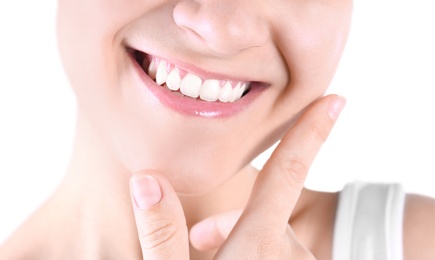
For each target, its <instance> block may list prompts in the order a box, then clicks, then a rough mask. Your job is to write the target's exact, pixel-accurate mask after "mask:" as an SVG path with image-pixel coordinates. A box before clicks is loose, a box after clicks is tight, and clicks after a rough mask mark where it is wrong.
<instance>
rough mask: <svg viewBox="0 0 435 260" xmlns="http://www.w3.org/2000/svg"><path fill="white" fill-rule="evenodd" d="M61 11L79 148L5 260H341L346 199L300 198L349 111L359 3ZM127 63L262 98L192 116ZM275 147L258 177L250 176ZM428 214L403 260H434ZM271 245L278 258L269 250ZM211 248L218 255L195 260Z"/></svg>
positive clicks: (433, 213)
mask: <svg viewBox="0 0 435 260" xmlns="http://www.w3.org/2000/svg"><path fill="white" fill-rule="evenodd" d="M58 6H59V12H58V13H59V16H58V35H59V45H60V53H61V57H62V61H63V64H64V67H65V70H66V73H67V75H68V77H69V79H70V82H71V85H72V88H73V90H74V92H75V94H76V97H77V104H78V119H77V129H76V140H75V147H74V151H73V155H72V159H71V163H70V167H69V170H68V172H67V174H66V176H65V178H64V180H63V182H62V184H61V185H60V186H59V188H58V189H57V191H56V192H55V193H54V194H53V196H51V197H50V198H49V199H48V201H47V202H46V203H45V204H44V205H43V206H42V207H41V208H40V209H39V210H38V211H37V212H35V214H33V215H32V216H31V217H30V218H29V219H28V221H27V222H26V223H24V224H23V225H22V227H20V228H19V230H17V232H16V233H15V234H13V235H12V236H11V238H10V239H9V240H8V241H7V242H6V243H5V244H4V245H2V248H1V250H0V258H5V259H28V258H34V259H141V258H145V259H147V258H148V259H149V258H158V259H159V258H163V259H168V258H169V259H170V258H171V257H172V258H174V259H180V258H181V259H188V258H192V259H208V258H212V257H216V258H217V259H222V258H223V259H225V258H227V259H228V258H231V257H236V258H237V256H244V257H245V256H253V258H261V256H264V255H267V256H273V257H276V258H278V259H283V258H287V256H290V255H291V256H292V257H293V258H296V259H313V258H314V257H315V258H317V259H331V249H332V231H333V224H334V217H335V210H336V207H337V197H338V195H337V194H335V193H332V194H327V193H320V192H315V191H309V190H304V189H303V181H304V179H305V176H306V174H307V172H308V169H309V165H310V164H311V161H312V160H313V159H314V157H315V154H316V153H317V151H318V149H319V148H320V146H321V144H322V143H323V142H324V141H325V140H326V137H327V135H328V134H329V132H330V131H331V129H332V126H333V124H334V122H335V120H336V117H337V116H338V114H337V113H338V111H335V112H334V109H332V110H331V106H332V107H334V106H335V105H332V104H338V103H335V102H339V100H340V99H339V98H338V97H336V96H327V97H323V95H324V93H325V91H326V89H327V87H328V85H329V83H330V82H331V79H332V77H333V75H334V72H335V69H336V67H337V65H338V62H339V59H340V56H341V53H342V51H343V48H344V45H345V42H346V38H347V34H348V31H349V27H350V18H351V9H352V3H351V1H349V0H319V1H299V0H289V1H278V0H263V1H246V0H231V1H229V0H219V1H212V0H210V1H185V0H173V1H166V0H156V1H142V0H129V1H127V2H126V1H125V0H109V1H108V0H59V1H58ZM216 10H219V12H217V11H216ZM240 14H243V15H240ZM133 50H134V51H133ZM133 52H141V53H143V55H144V56H146V57H150V58H155V57H158V58H162V59H166V60H168V61H170V62H172V63H174V64H175V65H174V66H180V67H183V68H186V71H187V70H192V71H191V72H192V73H197V74H200V75H201V76H202V77H203V78H207V77H209V78H213V77H216V78H219V79H223V80H226V81H246V82H250V83H256V82H257V83H258V82H260V83H262V84H263V85H262V86H267V87H266V88H264V90H263V92H261V95H259V96H258V97H256V98H255V99H253V100H254V101H252V103H250V104H249V105H248V106H246V107H243V108H242V110H241V112H239V113H237V114H234V115H232V116H229V117H227V118H223V119H222V118H205V117H200V116H186V115H182V114H180V113H179V111H176V109H172V108H169V107H167V106H166V105H164V104H163V102H160V101H157V102H156V97H155V96H153V95H152V94H150V92H147V91H148V89H152V88H157V87H160V86H157V83H154V82H153V81H152V78H151V77H152V76H151V75H148V74H150V73H148V74H147V75H145V74H146V73H147V71H148V70H147V69H146V68H143V67H142V69H139V70H138V71H139V72H137V70H135V69H133V67H134V64H135V63H134V62H139V61H138V60H137V59H136V61H133V60H132V59H131V53H133ZM142 62H143V60H141V63H142ZM139 67H140V66H139ZM142 70H143V71H142ZM137 75H142V76H143V77H145V78H147V77H148V78H149V81H148V82H149V83H146V84H145V83H143V82H139V83H138V82H137V81H136V80H135V79H137ZM210 75H211V76H210ZM250 93H251V94H252V92H248V93H247V94H246V96H245V97H249V95H250ZM167 94H168V93H167ZM168 96H169V95H168ZM171 97H172V96H171ZM241 100H242V101H241V102H243V100H244V99H243V98H242V99H241ZM245 100H246V98H245ZM198 102H199V101H198ZM204 102H205V101H204ZM339 103H340V102H339ZM341 105H342V104H341ZM341 105H340V106H341ZM341 108H342V107H341ZM331 111H333V113H332V115H333V116H331ZM199 114H201V113H199ZM284 136H285V137H284ZM281 138H283V140H285V141H284V142H282V143H281V145H280V148H278V149H277V152H276V153H274V156H273V157H272V158H271V160H270V161H269V162H268V164H267V165H266V166H265V168H264V169H263V170H262V171H261V172H260V173H257V172H255V171H253V170H252V169H251V168H249V167H248V166H247V165H248V163H249V162H250V161H251V160H252V159H253V158H254V157H255V156H256V155H258V154H259V153H260V152H262V151H263V150H264V149H266V148H267V147H269V146H270V145H272V144H273V143H274V142H275V141H277V140H279V139H281ZM187 148H188V149H187ZM325 174H327V173H325ZM141 178H142V179H141ZM140 180H142V181H144V180H148V181H150V183H151V180H154V181H156V182H157V183H158V185H157V186H158V188H155V187H154V188H153V189H150V190H152V191H153V192H154V193H152V194H148V195H146V192H145V193H144V194H145V195H146V196H145V197H144V198H142V199H144V200H145V201H147V200H148V202H147V203H145V204H144V205H146V206H145V207H139V204H137V201H140V200H137V198H136V196H135V197H134V198H132V197H131V195H133V194H135V192H134V191H135V190H136V191H137V189H138V190H139V191H143V190H141V189H142V188H141V187H142V186H140V185H139V184H137V183H139V182H140ZM150 183H148V184H150ZM154 183H155V182H154ZM136 184H137V185H136ZM145 184H146V183H145ZM148 184H147V185H148ZM135 185H136V186H135ZM252 190H253V191H254V192H251V191H252ZM147 196H148V197H147ZM150 198H151V199H150ZM156 198H157V200H156ZM153 199H154V201H153ZM150 201H153V203H150ZM235 209H242V210H244V211H243V213H242V215H241V217H240V219H238V218H235V219H234V218H227V217H223V218H220V221H222V222H224V223H226V224H225V225H226V226H230V227H233V225H235V226H234V229H231V228H227V229H226V231H227V232H226V233H221V234H218V230H215V229H211V230H209V231H208V232H206V234H205V236H204V240H209V242H207V243H205V244H206V245H205V244H204V241H202V242H201V241H198V239H197V238H195V236H194V235H192V237H190V238H189V236H188V232H187V231H188V230H192V229H193V230H195V227H198V226H195V225H196V223H198V221H201V220H203V219H204V218H207V217H210V216H212V215H214V214H225V213H226V212H228V211H231V210H235ZM277 209H279V210H277ZM434 209H435V206H434V202H433V200H432V199H428V198H421V197H414V196H412V197H409V199H408V200H407V206H406V213H405V231H404V235H405V256H406V257H407V259H427V257H428V258H429V259H430V258H433V257H432V256H433V255H434V252H433V249H432V248H431V247H430V244H431V241H433V234H435V232H433V230H434V229H435V224H434V223H433V219H434V218H435V210H434ZM225 216H226V215H225ZM151 220H158V221H157V222H152V221H151ZM162 221H163V222H162ZM164 221H167V222H164ZM236 222H237V224H235V223H236ZM156 223H157V224H159V223H160V224H162V223H163V224H165V225H163V226H159V225H157V224H156ZM174 227H175V229H174ZM156 230H157V231H158V232H157V233H156V232H153V231H156ZM230 231H231V234H228V233H229V232H230ZM193 233H194V232H193ZM156 234H157V236H156ZM191 234H192V233H191ZM219 236H220V237H219ZM227 236H228V237H227ZM150 237H152V238H154V239H149V238H150ZM276 238H279V239H278V240H276ZM189 239H190V242H191V244H192V245H195V246H196V247H195V248H194V247H192V246H190V247H189V244H188V243H189ZM212 240H213V241H212ZM210 241H211V242H210ZM268 241H275V242H276V243H266V244H265V243H261V242H268ZM212 242H213V243H212ZM201 243H202V244H201ZM210 245H213V246H210ZM266 245H267V246H266ZM206 246H207V247H209V248H207V249H209V250H211V251H207V250H206V251H205V252H203V251H201V250H199V249H204V247H206ZM253 254H254V255H253ZM425 257H426V258H425Z"/></svg>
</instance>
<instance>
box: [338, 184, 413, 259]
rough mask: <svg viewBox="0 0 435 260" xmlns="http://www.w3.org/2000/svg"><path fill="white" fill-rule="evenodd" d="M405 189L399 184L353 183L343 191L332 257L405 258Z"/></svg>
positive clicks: (340, 197)
mask: <svg viewBox="0 0 435 260" xmlns="http://www.w3.org/2000/svg"><path fill="white" fill-rule="evenodd" d="M404 204H405V193H404V191H403V188H402V186H401V185H399V184H368V183H360V182H356V183H351V184H348V185H346V187H345V188H344V189H343V190H342V191H341V192H340V196H339V201H338V208H337V215H336V218H335V227H334V242H333V258H332V259H333V260H372V259H373V260H378V259H379V260H402V259H403V245H402V234H403V210H404Z"/></svg>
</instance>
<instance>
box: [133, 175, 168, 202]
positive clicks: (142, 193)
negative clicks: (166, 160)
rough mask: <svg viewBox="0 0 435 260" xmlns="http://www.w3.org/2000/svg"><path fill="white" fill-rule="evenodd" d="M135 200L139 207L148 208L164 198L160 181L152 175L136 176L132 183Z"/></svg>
mask: <svg viewBox="0 0 435 260" xmlns="http://www.w3.org/2000/svg"><path fill="white" fill-rule="evenodd" d="M130 187H131V192H132V194H133V198H134V202H135V203H136V206H137V207H138V208H139V209H147V208H149V207H151V206H154V205H156V204H157V203H159V202H160V200H161V199H162V190H161V189H160V185H159V182H158V181H157V179H156V178H154V177H152V176H148V175H147V176H140V177H135V178H133V180H132V181H131V184H130Z"/></svg>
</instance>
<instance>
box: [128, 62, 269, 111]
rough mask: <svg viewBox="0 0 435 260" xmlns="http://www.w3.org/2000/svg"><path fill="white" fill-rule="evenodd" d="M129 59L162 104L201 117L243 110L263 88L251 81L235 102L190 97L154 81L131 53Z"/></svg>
mask: <svg viewBox="0 0 435 260" xmlns="http://www.w3.org/2000/svg"><path fill="white" fill-rule="evenodd" d="M130 60H131V62H132V63H133V67H134V70H135V71H136V73H137V75H139V77H140V80H141V81H142V83H143V85H145V87H146V89H148V90H149V91H150V93H151V94H152V95H153V96H154V97H155V98H156V99H157V100H158V101H159V102H160V103H161V104H163V105H164V106H166V107H169V108H170V109H172V110H174V111H176V112H178V113H181V114H184V115H187V116H196V117H203V118H225V117H231V116H234V115H236V114H238V113H239V112H241V111H242V110H245V109H246V108H247V107H248V106H249V104H251V103H252V102H253V101H254V100H255V99H256V98H257V97H258V96H259V94H260V93H261V92H262V91H263V90H264V89H265V87H264V86H261V85H260V84H256V83H252V84H251V87H250V90H249V93H247V94H246V95H245V96H243V97H242V98H241V99H240V100H238V101H236V102H227V103H224V102H209V101H203V100H200V99H193V98H190V97H183V96H178V95H174V94H173V93H172V92H171V91H170V90H168V89H166V88H165V87H162V86H160V85H158V84H157V83H155V82H154V81H153V80H152V79H151V78H150V77H149V76H148V75H147V74H146V73H145V72H144V70H143V69H142V67H141V66H139V64H138V63H137V61H136V60H135V59H134V57H133V56H132V55H130Z"/></svg>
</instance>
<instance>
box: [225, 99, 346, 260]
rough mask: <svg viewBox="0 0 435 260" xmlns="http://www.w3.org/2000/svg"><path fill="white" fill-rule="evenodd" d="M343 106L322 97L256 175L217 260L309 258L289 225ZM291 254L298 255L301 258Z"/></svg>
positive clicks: (336, 101)
mask: <svg viewBox="0 0 435 260" xmlns="http://www.w3.org/2000/svg"><path fill="white" fill-rule="evenodd" d="M344 105H345V100H344V99H343V98H342V97H339V96H335V95H332V96H326V97H323V98H321V99H319V100H317V101H316V102H314V103H313V104H312V105H311V106H310V107H309V108H307V110H306V111H305V112H304V113H303V114H302V115H301V117H300V118H299V119H298V121H297V122H296V124H295V125H294V126H293V127H292V128H291V129H290V130H289V131H288V132H287V134H286V135H285V136H284V138H283V139H282V140H281V142H280V144H279V145H278V147H277V148H276V149H275V151H274V152H273V154H272V155H271V157H270V159H269V160H268V161H267V163H266V164H265V165H264V167H263V169H262V170H261V171H260V173H259V175H258V177H257V179H256V182H255V185H254V188H253V190H252V193H251V196H250V199H249V201H248V204H247V206H246V208H245V210H244V211H243V213H242V215H241V217H240V219H239V220H238V222H237V224H236V225H235V227H234V229H233V230H232V232H231V234H230V235H229V237H228V239H227V240H226V241H225V243H224V245H223V246H222V247H221V249H220V250H219V252H218V255H219V259H226V257H228V256H230V255H232V254H233V253H234V251H239V252H240V250H241V251H246V252H247V253H248V252H255V254H260V255H262V254H263V253H265V255H266V256H274V257H278V258H279V257H283V256H286V257H287V256H289V255H291V256H293V258H292V259H305V258H304V257H302V258H298V257H296V258H295V256H297V255H299V256H309V255H310V254H309V253H308V252H307V251H306V250H305V249H303V247H302V246H300V245H299V244H298V243H299V242H298V241H297V239H296V238H295V237H294V234H293V232H292V231H291V228H290V226H289V225H288V221H289V218H290V216H291V214H292V211H293V209H294V207H295V205H296V202H297V201H298V199H299V195H300V193H301V190H302V188H303V186H304V182H305V177H306V175H307V172H308V170H309V168H310V166H311V163H312V162H313V160H314V158H315V156H316V154H317V152H318V151H319V149H320V147H321V146H322V144H323V143H324V142H325V140H326V138H327V137H328V135H329V133H330V131H331V129H332V127H333V125H334V123H335V121H336V119H337V118H338V115H339V113H340V111H341V110H342V108H343V107H344ZM236 241H237V242H236ZM234 245H237V246H238V248H237V249H236V248H234V247H233V246H234ZM254 248H255V249H256V250H253V249H254ZM270 248H273V250H270ZM292 248H293V249H292ZM295 249H296V251H298V250H299V249H301V250H299V252H302V254H298V253H297V252H295ZM264 250H266V251H267V250H268V252H263V251H264ZM292 250H293V251H292ZM257 256H258V255H257ZM262 256H264V255H262ZM308 258H310V257H308ZM286 259H287V258H286Z"/></svg>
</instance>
